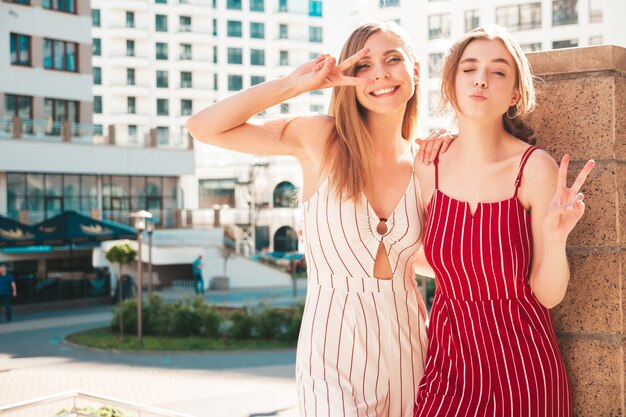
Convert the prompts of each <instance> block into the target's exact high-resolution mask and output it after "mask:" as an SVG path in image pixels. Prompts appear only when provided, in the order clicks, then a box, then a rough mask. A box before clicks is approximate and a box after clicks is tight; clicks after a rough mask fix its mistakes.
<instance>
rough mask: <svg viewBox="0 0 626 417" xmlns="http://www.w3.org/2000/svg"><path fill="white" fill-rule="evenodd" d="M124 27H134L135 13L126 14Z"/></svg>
mask: <svg viewBox="0 0 626 417" xmlns="http://www.w3.org/2000/svg"><path fill="white" fill-rule="evenodd" d="M126 27H127V28H134V27H135V13H134V12H126Z"/></svg>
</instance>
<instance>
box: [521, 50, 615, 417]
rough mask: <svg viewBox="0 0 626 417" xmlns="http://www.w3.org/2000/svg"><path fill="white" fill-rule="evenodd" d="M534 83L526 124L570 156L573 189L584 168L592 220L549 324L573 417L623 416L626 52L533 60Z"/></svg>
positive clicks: (557, 155)
mask: <svg viewBox="0 0 626 417" xmlns="http://www.w3.org/2000/svg"><path fill="white" fill-rule="evenodd" d="M528 58H529V60H530V63H531V66H532V69H533V72H534V74H535V75H536V76H538V77H540V78H541V79H543V82H539V83H538V86H539V88H538V106H537V110H536V111H535V113H534V114H533V115H532V117H531V118H530V123H531V125H532V127H533V128H534V129H535V132H536V133H537V139H538V145H539V146H541V147H542V148H543V149H545V150H547V151H548V152H549V153H550V154H551V155H552V156H553V157H554V159H556V160H557V161H560V159H561V157H562V155H563V154H564V153H566V152H567V153H569V154H570V155H571V156H572V163H571V164H570V178H569V184H571V182H572V181H573V179H574V177H575V175H576V174H577V173H578V172H579V171H580V169H581V168H582V166H583V165H584V163H585V162H586V161H587V160H588V159H594V160H595V161H596V167H595V168H594V170H593V172H592V173H591V175H590V177H589V178H588V180H587V183H586V184H585V186H584V188H583V189H582V192H583V193H584V194H585V203H586V205H587V210H586V212H585V216H584V217H583V219H582V220H581V221H580V223H579V224H578V226H577V227H576V228H575V229H574V231H573V232H572V234H571V235H570V239H569V244H568V248H567V253H568V257H569V263H570V268H571V278H570V282H569V288H568V291H567V295H566V297H565V300H563V302H562V303H561V304H560V305H559V306H558V307H556V308H555V309H554V310H553V312H552V316H553V318H554V321H555V326H556V329H557V332H558V337H559V345H560V347H561V352H562V353H563V358H564V360H565V364H566V367H567V370H568V373H569V377H570V380H571V382H572V389H573V406H574V416H581V417H582V416H585V417H587V416H589V417H592V416H593V417H595V416H618V415H624V413H625V412H626V407H625V404H624V401H625V393H624V390H625V388H624V387H625V383H626V378H625V368H626V366H625V361H626V356H625V355H624V348H625V346H626V345H625V340H626V339H625V337H624V336H625V335H626V319H625V314H626V286H625V285H624V279H625V278H626V49H624V48H621V47H617V46H596V47H586V48H573V49H566V50H555V51H547V52H537V53H530V54H528Z"/></svg>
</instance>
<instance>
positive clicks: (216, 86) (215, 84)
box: [213, 73, 220, 91]
mask: <svg viewBox="0 0 626 417" xmlns="http://www.w3.org/2000/svg"><path fill="white" fill-rule="evenodd" d="M219 87H220V85H219V77H218V75H217V74H216V73H214V74H213V90H215V91H217V90H219Z"/></svg>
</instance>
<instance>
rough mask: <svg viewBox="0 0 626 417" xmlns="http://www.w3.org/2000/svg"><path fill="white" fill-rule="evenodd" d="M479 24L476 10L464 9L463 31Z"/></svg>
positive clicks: (467, 30)
mask: <svg viewBox="0 0 626 417" xmlns="http://www.w3.org/2000/svg"><path fill="white" fill-rule="evenodd" d="M478 25H480V16H479V11H478V10H466V11H465V31H466V32H469V31H470V30H472V29H474V28H476V27H478Z"/></svg>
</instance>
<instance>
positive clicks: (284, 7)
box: [278, 0, 289, 12]
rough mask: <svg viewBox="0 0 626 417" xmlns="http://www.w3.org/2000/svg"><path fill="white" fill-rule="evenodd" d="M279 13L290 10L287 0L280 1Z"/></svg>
mask: <svg viewBox="0 0 626 417" xmlns="http://www.w3.org/2000/svg"><path fill="white" fill-rule="evenodd" d="M278 11H279V12H287V11H289V8H288V7H287V0H278Z"/></svg>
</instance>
